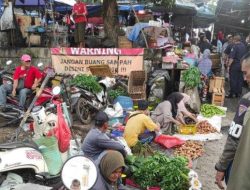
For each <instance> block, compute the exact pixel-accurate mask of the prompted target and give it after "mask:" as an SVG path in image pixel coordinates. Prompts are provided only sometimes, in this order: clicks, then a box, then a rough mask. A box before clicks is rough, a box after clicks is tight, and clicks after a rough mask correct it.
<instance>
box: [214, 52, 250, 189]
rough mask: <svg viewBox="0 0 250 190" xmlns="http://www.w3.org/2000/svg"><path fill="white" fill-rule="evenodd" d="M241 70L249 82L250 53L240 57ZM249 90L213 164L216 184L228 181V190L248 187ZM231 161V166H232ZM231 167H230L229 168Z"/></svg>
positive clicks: (242, 99) (249, 139)
mask: <svg viewBox="0 0 250 190" xmlns="http://www.w3.org/2000/svg"><path fill="white" fill-rule="evenodd" d="M241 71H242V72H243V75H244V80H245V81H247V83H248V84H250V53H248V54H246V55H245V56H244V57H243V58H242V64H241ZM249 125H250V92H249V93H247V94H245V95H244V96H243V97H242V98H241V100H240V101H239V105H238V109H237V112H236V114H235V116H234V120H233V121H232V123H231V125H230V129H229V134H228V138H227V141H226V144H225V147H224V150H223V153H222V155H221V157H220V159H219V161H218V162H217V163H216V165H215V169H216V170H217V173H216V177H215V180H216V182H215V183H216V184H217V185H218V187H219V188H220V189H224V187H223V184H222V181H223V179H224V178H225V181H226V183H227V182H228V180H229V182H228V187H227V189H228V190H236V189H240V190H248V189H250V181H249V180H248V179H249V178H250V172H249V169H248V165H249V160H250V147H249V145H250V138H249V137H250V128H249ZM232 163H233V166H232ZM231 168H232V169H231Z"/></svg>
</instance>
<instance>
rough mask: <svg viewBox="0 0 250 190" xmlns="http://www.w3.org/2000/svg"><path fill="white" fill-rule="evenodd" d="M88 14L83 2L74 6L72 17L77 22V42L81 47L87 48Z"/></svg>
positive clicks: (79, 1)
mask: <svg viewBox="0 0 250 190" xmlns="http://www.w3.org/2000/svg"><path fill="white" fill-rule="evenodd" d="M87 14H88V11H87V7H86V4H85V3H83V2H82V1H81V0H77V1H76V4H75V5H74V6H73V10H72V16H73V18H74V21H75V26H76V27H75V42H76V43H77V44H78V45H79V47H85V42H84V37H85V27H86V22H87V17H86V15H87Z"/></svg>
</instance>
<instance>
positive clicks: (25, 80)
mask: <svg viewBox="0 0 250 190" xmlns="http://www.w3.org/2000/svg"><path fill="white" fill-rule="evenodd" d="M41 78H42V75H41V73H40V71H39V70H38V69H37V68H36V67H34V66H32V65H31V57H30V56H29V55H27V54H24V55H22V57H21V65H20V66H18V67H16V70H15V72H14V75H13V80H14V82H13V85H12V84H3V85H1V86H0V107H1V108H2V110H4V109H5V106H6V99H7V98H6V96H7V94H10V93H11V94H12V96H16V94H17V93H18V94H19V106H20V108H24V105H25V101H26V98H27V95H28V94H30V93H31V92H32V90H35V89H36V87H37V86H38V84H39V82H40V81H41Z"/></svg>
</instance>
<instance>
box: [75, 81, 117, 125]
mask: <svg viewBox="0 0 250 190" xmlns="http://www.w3.org/2000/svg"><path fill="white" fill-rule="evenodd" d="M99 84H100V85H101V87H102V91H101V92H99V93H97V94H94V93H92V92H90V91H88V90H86V89H84V88H80V87H78V86H74V87H71V102H72V108H74V109H75V111H76V115H77V117H78V119H79V120H80V121H81V122H82V123H83V124H89V123H90V122H91V119H92V115H93V113H96V111H98V110H103V109H105V108H106V106H107V105H108V89H109V88H111V87H112V86H114V85H115V84H116V79H114V78H109V77H106V78H105V79H103V80H100V81H99ZM72 111H74V110H72Z"/></svg>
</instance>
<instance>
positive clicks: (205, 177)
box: [0, 99, 239, 190]
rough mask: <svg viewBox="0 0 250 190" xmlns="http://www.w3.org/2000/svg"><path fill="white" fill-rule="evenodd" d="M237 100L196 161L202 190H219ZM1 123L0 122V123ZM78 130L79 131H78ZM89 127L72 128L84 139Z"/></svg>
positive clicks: (8, 131)
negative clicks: (217, 174) (220, 164)
mask: <svg viewBox="0 0 250 190" xmlns="http://www.w3.org/2000/svg"><path fill="white" fill-rule="evenodd" d="M238 101H239V99H226V100H225V105H224V106H225V107H227V108H228V110H227V117H226V118H223V122H222V133H223V138H222V139H220V140H217V141H210V142H206V143H205V154H204V155H203V156H202V157H201V158H199V159H198V162H197V166H196V168H195V170H196V171H197V172H198V174H199V178H200V180H201V182H202V184H203V188H202V189H203V190H219V189H218V188H217V186H216V185H215V184H214V181H215V180H214V178H215V169H214V165H215V163H216V162H217V161H218V159H219V156H220V155H221V153H222V150H223V148H224V144H225V142H226V138H227V131H228V126H229V125H230V123H231V121H232V119H233V117H234V113H235V111H236V106H237V104H238ZM0 122H1V121H0ZM15 129H16V126H6V127H4V128H1V129H0V143H3V142H6V140H8V139H9V137H10V136H11V135H13V134H14V133H15ZM79 129H80V130H79ZM89 129H90V126H84V127H83V126H82V125H80V124H76V125H75V127H74V131H75V132H76V133H77V135H78V136H81V137H84V136H85V135H86V133H87V132H88V130H89Z"/></svg>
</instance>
